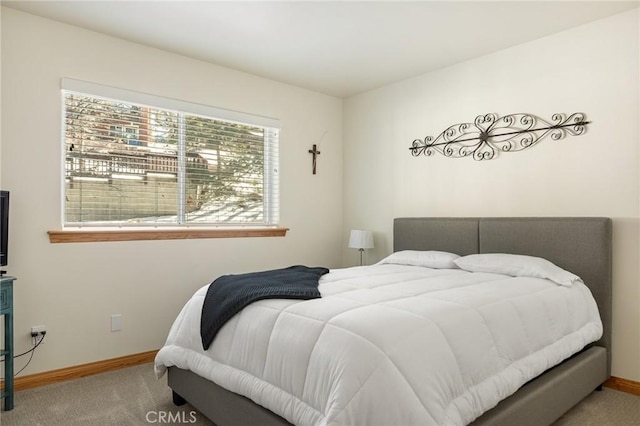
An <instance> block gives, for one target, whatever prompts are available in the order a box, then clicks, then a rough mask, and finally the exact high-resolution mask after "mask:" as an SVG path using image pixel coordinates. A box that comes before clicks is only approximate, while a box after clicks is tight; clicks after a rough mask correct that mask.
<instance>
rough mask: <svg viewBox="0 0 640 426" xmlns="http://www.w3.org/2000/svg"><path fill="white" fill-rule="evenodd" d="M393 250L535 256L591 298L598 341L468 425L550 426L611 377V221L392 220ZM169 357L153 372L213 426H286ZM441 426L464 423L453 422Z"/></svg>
mask: <svg viewBox="0 0 640 426" xmlns="http://www.w3.org/2000/svg"><path fill="white" fill-rule="evenodd" d="M393 246H394V252H403V251H406V250H415V251H428V250H437V251H441V252H451V253H456V254H458V255H461V256H465V255H471V254H476V253H510V254H515V255H528V256H536V257H541V258H544V259H547V260H549V261H551V262H553V263H554V264H555V265H557V266H559V267H561V268H563V269H565V270H567V271H571V272H573V273H575V274H576V275H578V276H580V277H581V278H582V280H583V281H584V284H585V285H586V286H587V287H588V288H589V290H590V292H591V294H592V295H593V299H595V303H596V304H597V308H598V312H599V316H600V319H601V337H600V338H599V340H597V341H595V342H593V343H590V344H588V345H586V347H585V348H584V349H582V350H580V351H579V352H578V353H576V354H574V355H572V356H570V358H568V359H566V360H564V361H563V362H561V363H560V364H558V365H556V366H554V367H552V368H551V369H549V370H547V371H544V372H542V373H541V374H539V375H537V374H538V373H536V377H532V378H531V379H530V380H528V381H527V382H526V383H525V384H524V385H522V386H521V387H519V389H518V390H517V392H515V393H513V394H512V395H510V396H508V397H507V398H506V399H503V400H501V401H500V402H499V403H497V405H495V407H493V408H491V409H489V410H488V411H486V412H484V413H483V414H482V415H480V416H479V417H477V418H475V419H474V420H473V422H472V423H471V424H474V425H513V424H518V425H543V424H550V423H552V422H553V421H555V420H556V419H558V418H559V417H560V416H561V415H562V414H563V413H565V412H566V411H567V410H569V409H570V408H571V407H572V406H573V405H575V404H576V403H577V402H579V401H580V400H581V399H583V398H584V397H585V396H587V395H588V394H589V393H591V392H593V391H594V390H595V389H596V388H598V387H599V386H601V385H602V383H603V382H604V381H606V380H607V379H608V378H609V376H610V363H611V361H610V360H611V356H610V348H611V344H610V343H611V220H610V219H608V218H551V217H549V218H397V219H395V220H394V238H393ZM383 266H384V265H383ZM378 268H379V267H378ZM175 326H176V325H175V324H174V327H175ZM256 346H257V344H256ZM179 350H182V349H179ZM163 351H164V352H163ZM168 352H170V350H169V349H167V350H165V348H163V349H162V350H161V351H160V353H159V355H158V358H157V359H156V368H157V371H159V372H160V373H162V372H164V370H165V369H166V370H167V371H168V384H169V386H170V387H171V389H172V391H173V395H174V402H175V403H176V404H182V403H184V402H185V401H188V402H189V403H190V404H191V405H192V406H194V407H195V408H196V409H198V410H199V411H200V412H202V413H203V414H204V415H205V416H207V417H208V418H210V419H211V420H212V421H213V422H214V423H216V424H217V425H219V426H224V425H244V424H247V425H249V424H259V425H286V424H291V423H289V422H288V421H287V420H285V418H283V417H281V416H279V415H276V414H274V413H273V412H272V411H270V410H268V409H266V408H263V407H262V406H260V405H258V404H256V403H254V402H253V401H252V400H251V399H249V398H247V397H245V396H242V395H239V394H237V393H234V392H230V391H228V390H226V389H225V388H223V387H222V386H219V385H217V384H215V383H213V382H212V381H210V380H208V379H205V378H203V377H201V376H200V375H197V374H195V373H194V372H192V371H191V370H198V368H188V367H187V366H186V365H184V364H183V365H181V363H180V362H177V361H176V362H174V361H171V360H170V359H169V358H170V357H168V356H167V353H168ZM196 364H197V363H196ZM181 367H182V368H181ZM200 370H202V368H201V369H200ZM305 380H306V379H305ZM397 393H400V392H397ZM252 396H253V397H255V395H252ZM267 405H268V404H267ZM350 419H351V420H350V421H345V422H342V424H354V423H355V424H367V423H369V421H367V420H363V419H364V417H363V419H360V420H354V418H353V417H351V418H350ZM297 423H306V422H305V421H298V422H297ZM309 423H312V422H311V421H309ZM414 423H415V422H414ZM442 423H444V424H460V423H462V424H464V423H468V422H466V421H464V420H460V419H459V418H456V419H453V420H451V419H450V420H447V421H443V422H442ZM334 424H339V423H334Z"/></svg>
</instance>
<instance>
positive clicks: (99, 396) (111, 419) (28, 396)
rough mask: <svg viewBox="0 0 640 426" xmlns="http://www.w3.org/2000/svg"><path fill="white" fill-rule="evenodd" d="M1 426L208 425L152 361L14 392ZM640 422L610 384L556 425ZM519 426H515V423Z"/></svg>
mask: <svg viewBox="0 0 640 426" xmlns="http://www.w3.org/2000/svg"><path fill="white" fill-rule="evenodd" d="M0 424H1V425H2V426H12V425H19V426H39V425H42V426H75V425H77V426H80V425H82V426H103V425H104V426H111V425H113V426H126V425H194V426H204V425H211V422H209V421H208V420H207V419H205V418H204V417H203V416H202V415H200V414H199V413H197V412H196V411H194V410H193V408H192V407H191V406H190V405H188V404H187V405H183V406H182V407H176V406H175V405H173V403H172V402H171V391H170V390H169V388H168V387H167V381H166V376H165V377H164V378H162V379H161V380H156V379H155V376H154V375H153V368H152V365H151V364H146V365H141V366H137V367H131V368H126V369H122V370H118V371H114V372H110V373H105V374H100V375H96V376H91V377H86V378H83V379H78V380H72V381H68V382H64V383H58V384H53V385H48V386H42V387H39V388H34V389H28V390H24V391H20V392H17V393H16V394H15V408H14V409H13V410H12V411H8V412H4V411H3V412H0ZM608 425H610V426H638V425H640V397H639V396H634V395H630V394H626V393H623V392H618V391H615V390H612V389H606V388H605V389H604V390H603V391H602V392H594V393H593V394H591V395H590V396H589V397H587V398H586V399H585V400H584V401H583V402H581V403H580V404H579V405H578V406H576V407H575V408H574V409H573V410H572V411H570V412H569V413H567V414H566V415H565V416H564V417H562V418H561V419H560V420H559V421H558V422H557V423H555V424H554V426H608ZM513 426H517V425H513Z"/></svg>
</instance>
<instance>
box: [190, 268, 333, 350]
mask: <svg viewBox="0 0 640 426" xmlns="http://www.w3.org/2000/svg"><path fill="white" fill-rule="evenodd" d="M327 272H329V270H328V269H327V268H309V267H307V266H300V265H297V266H290V267H288V268H284V269H274V270H271V271H264V272H253V273H250V274H239V275H223V276H221V277H220V278H217V279H216V280H215V281H214V282H212V283H211V284H210V285H209V289H208V290H207V295H206V296H205V299H204V304H203V305H202V316H201V318H200V336H201V337H202V347H203V348H204V350H207V349H209V346H210V345H211V342H213V338H214V337H216V334H217V333H218V331H219V330H220V328H222V326H223V325H224V324H225V323H226V322H227V321H228V320H229V319H231V317H232V316H234V315H235V314H237V313H238V312H240V311H241V310H242V308H244V307H245V306H247V305H248V304H250V303H253V302H257V301H258V300H262V299H302V300H307V299H317V298H319V297H320V291H319V290H318V281H319V280H320V277H321V276H322V275H324V274H326V273H327Z"/></svg>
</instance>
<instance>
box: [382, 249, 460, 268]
mask: <svg viewBox="0 0 640 426" xmlns="http://www.w3.org/2000/svg"><path fill="white" fill-rule="evenodd" d="M459 257H460V256H458V255H457V254H454V253H448V252H446V251H433V250H431V251H417V250H402V251H397V252H395V253H392V254H390V255H389V256H387V257H385V258H384V259H382V260H381V261H380V262H378V264H379V265H382V264H385V263H393V264H396V265H411V266H424V267H427V268H436V269H451V268H453V269H458V267H457V266H456V264H455V263H453V261H454V259H457V258H459Z"/></svg>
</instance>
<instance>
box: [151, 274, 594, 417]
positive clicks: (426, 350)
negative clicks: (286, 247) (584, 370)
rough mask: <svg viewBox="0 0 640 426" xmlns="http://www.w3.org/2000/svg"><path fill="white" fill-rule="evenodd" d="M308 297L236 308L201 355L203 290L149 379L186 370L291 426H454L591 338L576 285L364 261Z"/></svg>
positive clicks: (589, 306) (584, 293) (583, 290)
mask: <svg viewBox="0 0 640 426" xmlns="http://www.w3.org/2000/svg"><path fill="white" fill-rule="evenodd" d="M319 288H320V291H321V293H322V296H323V297H322V298H321V299H314V300H308V301H293V300H281V299H280V300H266V301H260V302H256V303H253V304H251V305H249V306H248V307H247V308H245V309H244V310H243V311H242V312H241V313H239V314H237V315H236V316H235V317H233V318H232V319H231V320H230V321H229V322H228V323H227V324H226V325H225V326H224V327H223V328H222V329H221V330H220V332H219V333H218V335H217V337H216V338H215V340H214V342H213V344H212V345H211V347H210V348H209V350H207V351H203V349H202V343H201V339H200V313H201V309H202V303H203V300H204V296H205V294H206V289H207V287H203V288H202V289H200V290H199V291H198V292H196V294H195V295H194V296H193V297H192V299H191V300H189V301H188V302H187V304H186V305H185V307H184V309H183V310H182V312H181V313H180V314H179V316H178V318H177V319H176V321H175V323H174V325H173V326H172V328H171V331H170V333H169V337H168V338H167V342H166V345H165V346H164V347H163V348H162V349H161V350H160V352H159V353H158V355H157V357H156V364H155V366H156V373H157V375H158V376H159V377H160V376H161V375H162V374H164V372H165V370H166V367H168V366H177V367H180V368H183V369H188V370H191V371H193V372H195V373H197V374H199V375H200V376H203V377H205V378H208V379H210V380H212V381H214V382H216V383H217V384H219V385H220V386H222V387H224V388H226V389H228V390H230V391H233V392H236V393H239V394H242V395H245V396H247V397H248V398H250V399H252V400H253V401H255V402H256V403H258V404H260V405H262V406H264V407H267V408H268V409H270V410H271V411H273V412H275V413H276V414H278V415H280V416H282V417H284V418H285V419H287V420H288V421H289V422H291V423H294V424H296V425H367V426H373V425H385V426H389V425H462V424H467V423H469V422H471V421H472V420H473V419H475V418H476V417H478V416H479V415H480V414H482V413H483V412H484V411H486V410H488V409H490V408H492V407H493V406H495V405H496V404H497V403H498V402H499V401H500V400H502V399H504V398H505V397H507V396H509V395H511V394H512V393H514V392H515V391H516V390H517V389H518V388H519V387H520V386H522V385H523V384H524V383H525V382H527V381H528V380H530V379H532V378H534V377H535V376H537V375H539V374H540V373H542V372H543V371H545V370H546V369H548V368H549V367H551V366H553V365H555V364H558V363H559V362H561V361H562V360H563V359H565V358H567V357H569V356H570V355H572V354H573V353H575V352H577V351H579V350H580V349H582V348H583V347H584V346H585V345H586V344H588V343H590V342H593V341H595V340H597V339H598V338H599V337H600V336H601V334H602V324H601V322H600V318H599V315H598V312H597V307H596V304H595V301H594V300H593V297H592V296H591V293H590V292H589V290H588V289H587V287H586V286H584V285H583V284H581V283H576V284H574V285H573V286H571V287H565V286H560V285H557V284H554V283H553V282H551V281H547V280H544V279H538V278H512V277H508V276H506V275H498V274H489V273H470V272H466V271H463V270H459V269H430V268H423V267H416V266H402V265H373V266H368V267H356V268H347V269H339V270H332V271H331V273H329V274H327V275H325V276H324V277H322V279H321V281H320V287H319Z"/></svg>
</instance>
